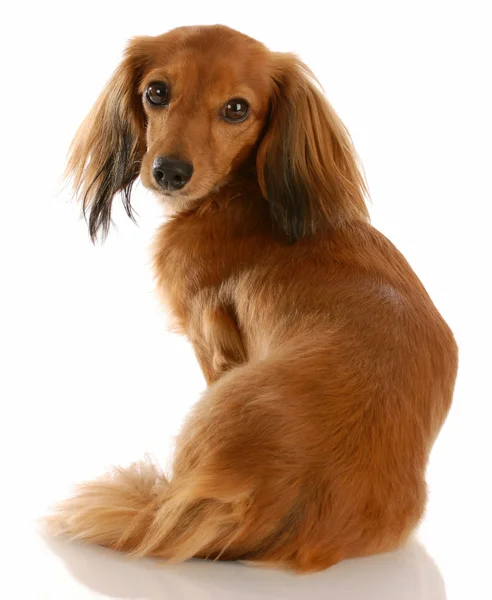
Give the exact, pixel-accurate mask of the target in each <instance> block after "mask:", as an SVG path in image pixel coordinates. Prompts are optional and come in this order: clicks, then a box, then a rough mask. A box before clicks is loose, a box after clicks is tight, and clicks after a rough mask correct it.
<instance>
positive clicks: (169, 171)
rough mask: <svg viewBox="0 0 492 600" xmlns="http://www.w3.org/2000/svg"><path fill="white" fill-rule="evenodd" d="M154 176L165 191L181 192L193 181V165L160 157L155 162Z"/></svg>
mask: <svg viewBox="0 0 492 600" xmlns="http://www.w3.org/2000/svg"><path fill="white" fill-rule="evenodd" d="M152 175H153V176H154V179H155V181H156V183H157V184H158V185H159V186H160V187H161V188H162V189H163V190H168V191H172V190H180V189H181V188H184V186H185V185H186V184H187V183H188V181H189V180H190V179H191V176H192V175H193V165H191V164H190V163H187V162H184V161H183V160H177V159H176V158H167V157H166V156H158V157H157V158H156V159H155V160H154V165H153V168H152Z"/></svg>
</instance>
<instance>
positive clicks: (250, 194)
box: [52, 26, 457, 571]
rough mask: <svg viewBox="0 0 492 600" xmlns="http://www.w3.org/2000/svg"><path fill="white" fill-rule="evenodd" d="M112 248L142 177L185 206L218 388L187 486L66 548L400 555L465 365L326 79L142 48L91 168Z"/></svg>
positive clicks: (171, 240)
mask: <svg viewBox="0 0 492 600" xmlns="http://www.w3.org/2000/svg"><path fill="white" fill-rule="evenodd" d="M69 171H70V173H71V174H72V175H73V177H74V182H75V187H76V189H77V190H78V192H79V194H80V195H81V197H82V199H83V202H84V209H85V210H86V211H87V212H88V213H89V212H90V216H89V227H90V233H91V235H92V237H93V238H94V237H96V235H97V233H98V232H99V231H100V230H102V231H103V233H106V232H107V230H108V227H109V224H110V216H111V203H112V200H113V196H114V195H115V194H116V193H117V192H120V191H121V192H122V197H123V201H124V203H125V207H126V209H127V212H128V214H129V215H130V216H131V215H132V210H131V205H130V192H131V187H132V183H133V182H134V180H135V179H136V178H137V177H138V176H139V175H140V177H141V179H142V181H143V183H144V184H145V185H146V186H147V187H149V188H150V189H152V190H154V191H155V192H156V193H157V195H158V196H159V197H160V198H162V200H163V202H164V203H165V204H166V206H167V207H168V208H169V209H170V210H171V211H172V213H173V214H172V216H171V218H170V219H169V221H168V222H167V223H166V224H165V225H164V226H163V227H162V228H161V229H160V231H159V232H158V235H157V239H156V245H155V271H156V276H157V282H158V286H159V290H160V291H161V293H162V296H163V298H164V300H165V301H166V303H167V304H168V305H169V308H170V310H171V311H172V313H173V315H174V317H175V322H176V326H177V327H178V328H179V329H180V330H181V331H182V332H183V333H184V334H186V335H187V336H188V338H189V339H190V340H191V342H192V343H193V346H194V348H195V352H196V355H197V358H198V361H199V362H200V365H201V367H202V369H203V372H204V374H205V377H206V380H207V383H208V385H209V387H208V389H207V391H206V392H205V394H204V395H203V397H202V398H201V400H200V401H199V402H198V403H197V405H196V406H195V408H194V409H193V411H192V414H191V415H190V416H189V418H188V420H187V422H186V424H185V427H184V429H183V431H182V433H181V435H180V437H179V439H178V444H177V450H176V456H175V461H174V473H173V478H172V480H171V481H167V480H166V479H165V477H164V476H163V475H162V474H161V473H160V472H159V471H158V470H157V468H156V467H154V466H153V465H152V464H146V463H142V464H137V465H134V466H132V467H130V468H129V469H127V470H123V469H122V470H116V471H115V472H114V473H113V474H111V475H108V476H107V477H106V478H103V479H101V480H99V481H96V482H93V483H89V484H86V485H83V486H81V487H80V488H79V490H78V492H77V494H76V495H75V497H74V498H73V499H71V500H69V501H67V502H66V503H65V504H63V505H61V506H60V507H59V509H58V512H57V513H56V515H55V516H54V517H53V520H52V523H53V524H54V526H55V530H56V531H57V532H65V533H68V534H69V535H70V536H73V537H76V538H82V539H85V540H88V541H89V542H93V543H96V544H101V545H103V546H106V547H108V548H114V549H117V550H121V551H125V552H129V553H132V554H135V555H139V556H143V555H151V556H159V557H163V558H165V559H169V560H183V559H187V558H189V557H193V556H195V557H209V558H220V559H223V560H234V559H242V560H254V561H262V562H268V563H270V564H274V565H283V566H286V567H289V568H292V569H295V570H298V571H314V570H318V569H324V568H325V567H328V566H330V565H333V564H334V563H336V562H338V561H340V560H342V559H344V558H348V557H355V556H362V555H367V554H370V553H374V552H382V551H386V550H390V549H392V548H395V547H396V546H398V545H399V544H401V543H402V542H404V541H405V539H406V538H407V537H408V535H409V534H410V532H411V531H412V529H413V528H414V527H415V526H416V524H417V523H418V521H419V519H420V518H421V516H422V512H423V510H424V505H425V499H426V486H425V480H424V474H425V468H426V463H427V459H428V456H429V451H430V449H431V446H432V444H433V442H434V440H435V438H436V435H437V434H438V432H439V429H440V428H441V426H442V424H443V421H444V419H445V417H446V414H447V412H448V409H449V407H450V403H451V398H452V393H453V386H454V380H455V375H456V369H457V348H456V344H455V342H454V339H453V335H452V333H451V331H450V330H449V328H448V327H447V325H446V323H445V322H444V321H443V319H442V318H441V316H440V315H439V313H438V311H437V310H436V308H435V307H434V305H433V303H432V301H431V300H430V298H429V296H428V295H427V293H426V291H425V289H424V288H423V286H422V284H421V283H420V281H419V280H418V278H417V277H416V275H415V274H414V273H413V271H412V269H411V268H410V267H409V265H408V263H407V262H406V261H405V259H404V258H403V256H402V255H401V254H400V253H399V252H398V250H396V248H395V247H394V246H393V245H392V244H391V243H390V242H389V241H388V240H387V239H386V238H385V237H384V236H383V235H381V234H380V233H379V232H378V231H376V230H375V229H374V228H373V227H371V226H370V225H369V223H368V214H367V209H366V205H365V200H364V196H365V185H364V180H363V177H362V176H361V173H360V171H359V168H358V165H357V159H356V155H355V152H354V149H353V147H352V144H351V141H350V137H349V135H348V134H347V131H346V130H345V128H344V126H343V124H342V123H341V121H340V120H339V118H338V117H337V115H336V114H335V112H334V111H333V109H332V108H331V106H330V105H329V104H328V103H327V101H326V100H325V98H324V97H323V95H322V94H321V93H320V91H319V90H318V88H317V87H316V85H315V83H314V82H313V78H312V76H311V74H310V72H309V70H308V69H307V68H306V67H305V66H304V65H303V64H302V63H300V61H299V60H298V59H297V58H295V57H294V56H292V55H289V54H280V53H273V52H270V51H269V50H267V49H266V48H265V47H264V46H263V45H262V44H260V43H259V42H257V41H255V40H253V39H251V38H249V37H247V36H245V35H242V34H240V33H238V32H236V31H233V30H231V29H228V28H227V27H223V26H214V27H184V28H180V29H177V30H174V31H171V32H170V33H167V34H165V35H162V36H159V37H155V38H150V37H144V38H137V39H135V40H133V41H132V42H131V43H130V45H129V47H128V49H127V51H126V54H125V58H124V60H123V62H122V64H121V65H120V66H119V68H118V69H117V71H116V73H115V74H114V76H113V78H112V79H111V80H110V82H109V83H108V85H107V87H106V89H105V90H104V91H103V93H102V95H101V97H100V98H99V100H98V101H97V103H96V105H95V106H94V108H93V110H92V112H91V113H90V115H89V116H88V118H87V119H86V121H85V122H84V124H83V125H82V127H81V129H80V131H79V133H78V134H77V136H76V138H75V140H74V143H73V146H72V150H71V156H70V161H69Z"/></svg>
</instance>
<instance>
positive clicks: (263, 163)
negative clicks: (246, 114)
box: [256, 54, 368, 242]
mask: <svg viewBox="0 0 492 600" xmlns="http://www.w3.org/2000/svg"><path fill="white" fill-rule="evenodd" d="M274 56H275V62H276V66H275V69H274V71H273V73H272V81H273V93H272V96H271V101H270V117H269V122H268V123H267V127H266V131H265V134H264V137H263V140H262V141H261V143H260V146H259V148H258V153H257V159H256V166H257V173H258V180H259V184H260V187H261V190H262V193H263V195H264V197H265V198H266V199H267V201H268V203H269V206H270V211H271V215H272V219H273V221H274V223H275V224H276V225H277V226H278V227H279V228H280V229H281V230H282V231H284V232H285V233H286V234H287V235H288V236H289V237H290V239H291V240H292V241H293V242H295V241H297V240H298V239H300V238H302V237H304V236H307V235H311V234H314V233H316V232H317V231H318V230H319V229H320V228H323V227H326V226H328V227H329V226H330V225H332V226H333V225H336V224H338V223H341V222H343V221H347V220H352V219H364V220H367V219H368V213H367V207H366V204H365V195H366V186H365V182H364V177H363V175H362V173H361V170H360V169H359V166H358V160H357V155H356V153H355V150H354V148H353V145H352V141H351V139H350V136H349V134H348V132H347V130H346V129H345V126H344V125H343V123H342V122H341V120H340V118H339V117H338V115H337V114H336V113H335V111H334V110H333V108H332V107H331V106H330V105H329V103H328V102H327V101H326V99H325V98H324V96H323V94H322V93H321V92H320V91H319V90H318V88H317V87H316V85H315V82H314V77H313V75H312V73H311V72H310V71H309V70H308V68H307V67H306V66H305V65H304V64H303V63H301V62H300V61H299V60H298V59H297V58H296V57H295V56H292V55H289V54H277V55H274Z"/></svg>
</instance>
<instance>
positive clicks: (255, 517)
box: [47, 460, 288, 562]
mask: <svg viewBox="0 0 492 600" xmlns="http://www.w3.org/2000/svg"><path fill="white" fill-rule="evenodd" d="M207 479H208V481H207ZM214 487H215V488H216V489H215V490H214V489H213V488H214ZM220 487H222V486H220ZM205 490H207V491H205ZM253 497H254V493H253V491H252V490H248V489H247V488H246V487H244V486H243V488H242V489H240V488H236V489H235V490H233V489H231V488H230V486H229V491H228V492H227V493H225V491H224V490H219V489H217V486H214V485H213V483H212V482H211V481H210V478H207V477H206V476H205V477H200V476H198V477H196V474H194V477H193V479H191V478H184V479H183V480H182V481H177V482H176V483H175V482H174V481H172V482H169V481H168V480H167V479H166V477H165V476H164V474H163V473H162V472H161V471H160V470H159V469H158V468H157V467H156V466H155V465H154V464H153V463H152V462H151V461H150V460H146V461H144V462H141V463H135V464H133V465H132V466H131V467H130V468H128V469H119V468H118V469H114V471H113V472H112V473H110V474H109V475H107V476H105V477H104V478H101V479H99V480H96V481H93V482H91V483H86V484H82V485H80V486H79V487H78V488H77V490H76V493H75V494H74V496H73V497H72V498H70V499H69V500H67V501H65V502H64V503H62V504H60V505H59V506H58V507H57V508H56V510H55V512H54V514H53V515H52V516H50V517H48V518H47V523H48V528H49V530H50V532H51V533H53V534H56V535H60V534H68V535H69V536H70V537H71V538H74V539H81V540H85V541H87V542H90V543H93V544H97V545H100V546H104V547H106V548H110V549H113V550H119V551H122V552H125V553H128V554H131V555H133V556H155V557H160V558H164V559H165V560H167V561H170V562H177V561H183V560H186V559H188V558H192V557H199V558H213V559H219V560H238V559H244V560H254V559H256V558H257V556H260V555H261V554H262V550H264V549H265V541H266V540H273V539H275V541H276V543H274V544H273V545H272V544H271V543H268V544H267V546H268V547H269V550H272V549H273V548H272V546H276V545H278V544H281V542H282V540H283V538H284V537H285V534H286V533H287V531H286V532H285V534H282V531H279V522H278V515H279V510H280V514H281V513H283V512H286V511H287V510H288V502H286V500H285V497H282V496H280V497H278V501H277V506H275V507H270V508H274V511H275V517H276V518H273V519H272V517H273V515H272V512H271V510H268V511H262V510H260V511H257V510H255V506H254V504H255V503H254V502H253ZM261 508H264V507H261ZM284 541H285V540H284ZM269 554H270V555H271V552H270V553H269ZM272 558H273V556H270V559H269V562H272ZM283 558H284V560H282V562H284V561H285V555H284V557H283ZM279 562H280V561H279Z"/></svg>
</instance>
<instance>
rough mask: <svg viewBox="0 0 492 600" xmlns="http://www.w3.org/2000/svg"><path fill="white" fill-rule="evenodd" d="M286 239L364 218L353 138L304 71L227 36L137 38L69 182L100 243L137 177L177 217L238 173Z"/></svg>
mask: <svg viewBox="0 0 492 600" xmlns="http://www.w3.org/2000/svg"><path fill="white" fill-rule="evenodd" d="M246 165H248V173H253V174H254V175H253V176H254V177H255V178H256V179H257V181H258V185H259V187H260V189H261V192H262V194H263V196H264V198H265V201H266V202H268V203H269V205H270V213H271V217H272V221H273V223H274V224H275V225H276V226H278V227H279V228H280V229H281V230H283V231H284V232H285V233H286V234H287V235H288V236H289V237H290V238H291V239H292V240H297V239H299V238H300V237H302V236H305V235H309V234H312V233H314V232H315V231H316V230H317V228H318V227H319V226H321V225H322V224H323V223H328V224H329V223H335V222H336V221H340V220H348V219H352V218H366V217H367V212H366V207H365V202H364V193H365V186H364V181H363V178H362V176H361V173H360V171H359V169H358V166H357V160H356V156H355V153H354V150H353V147H352V144H351V141H350V138H349V136H348V134H347V132H346V130H345V128H344V126H343V124H342V123H341V121H340V119H339V118H338V117H337V115H336V113H335V112H334V111H333V109H332V108H331V107H330V105H329V104H328V103H327V101H326V100H325V98H324V97H323V95H322V94H321V92H320V91H319V90H318V89H317V87H316V85H315V83H314V82H313V78H312V76H311V74H310V72H309V71H308V69H307V68H306V67H305V66H304V65H303V64H302V63H301V62H300V61H299V60H298V59H297V58H296V57H295V56H293V55H290V54H282V53H274V52H270V51H269V50H268V49H267V48H266V47H265V46H263V45H262V44H260V43H259V42H257V41H255V40H253V39H251V38H249V37H247V36H245V35H243V34H241V33H239V32H237V31H233V30H231V29H229V28H227V27H224V26H211V27H183V28H179V29H176V30H173V31H171V32H169V33H167V34H165V35H162V36H158V37H142V38H136V39H134V40H133V41H132V42H131V43H130V44H129V46H128V47H127V49H126V53H125V56H124V59H123V61H122V63H121V64H120V66H119V67H118V69H117V70H116V72H115V73H114V75H113V77H112V78H111V79H110V81H109V82H108V84H107V86H106V88H105V89H104V90H103V92H102V94H101V96H100V97H99V99H98V100H97V102H96V104H95V106H94V107H93V109H92V111H91V112H90V114H89V115H88V117H87V119H86V120H85V121H84V123H83V124H82V126H81V128H80V129H79V131H78V133H77V135H76V137H75V139H74V142H73V144H72V147H71V153H70V158H69V163H68V172H69V173H70V174H71V175H72V176H73V179H74V186H75V188H76V190H77V191H78V193H79V194H80V196H81V197H82V200H83V205H84V211H86V212H90V216H89V229H90V234H91V237H92V238H93V239H94V238H95V237H96V236H97V234H98V232H99V231H100V230H102V232H103V234H105V233H107V230H108V228H109V224H110V221H111V205H112V201H113V197H114V196H115V194H117V193H118V192H121V193H122V198H123V202H124V205H125V208H126V210H127V213H128V215H129V216H132V208H131V204H130V196H131V189H132V185H133V182H134V181H135V179H136V178H137V177H138V176H139V175H140V178H141V180H142V182H143V183H144V185H145V186H146V187H148V188H150V189H151V190H153V191H154V192H155V193H156V194H157V195H158V196H160V197H161V198H162V199H163V201H164V202H165V203H166V204H168V205H170V206H171V208H172V209H173V210H176V211H180V210H184V209H187V208H189V207H191V206H193V205H196V204H197V203H200V202H201V201H203V200H204V199H205V198H207V197H209V196H210V195H211V194H214V193H215V192H216V191H217V190H219V189H220V188H222V187H223V186H226V185H227V184H228V183H230V182H231V181H232V180H234V178H235V177H238V176H239V174H240V173H241V171H242V170H244V168H245V166H246Z"/></svg>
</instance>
